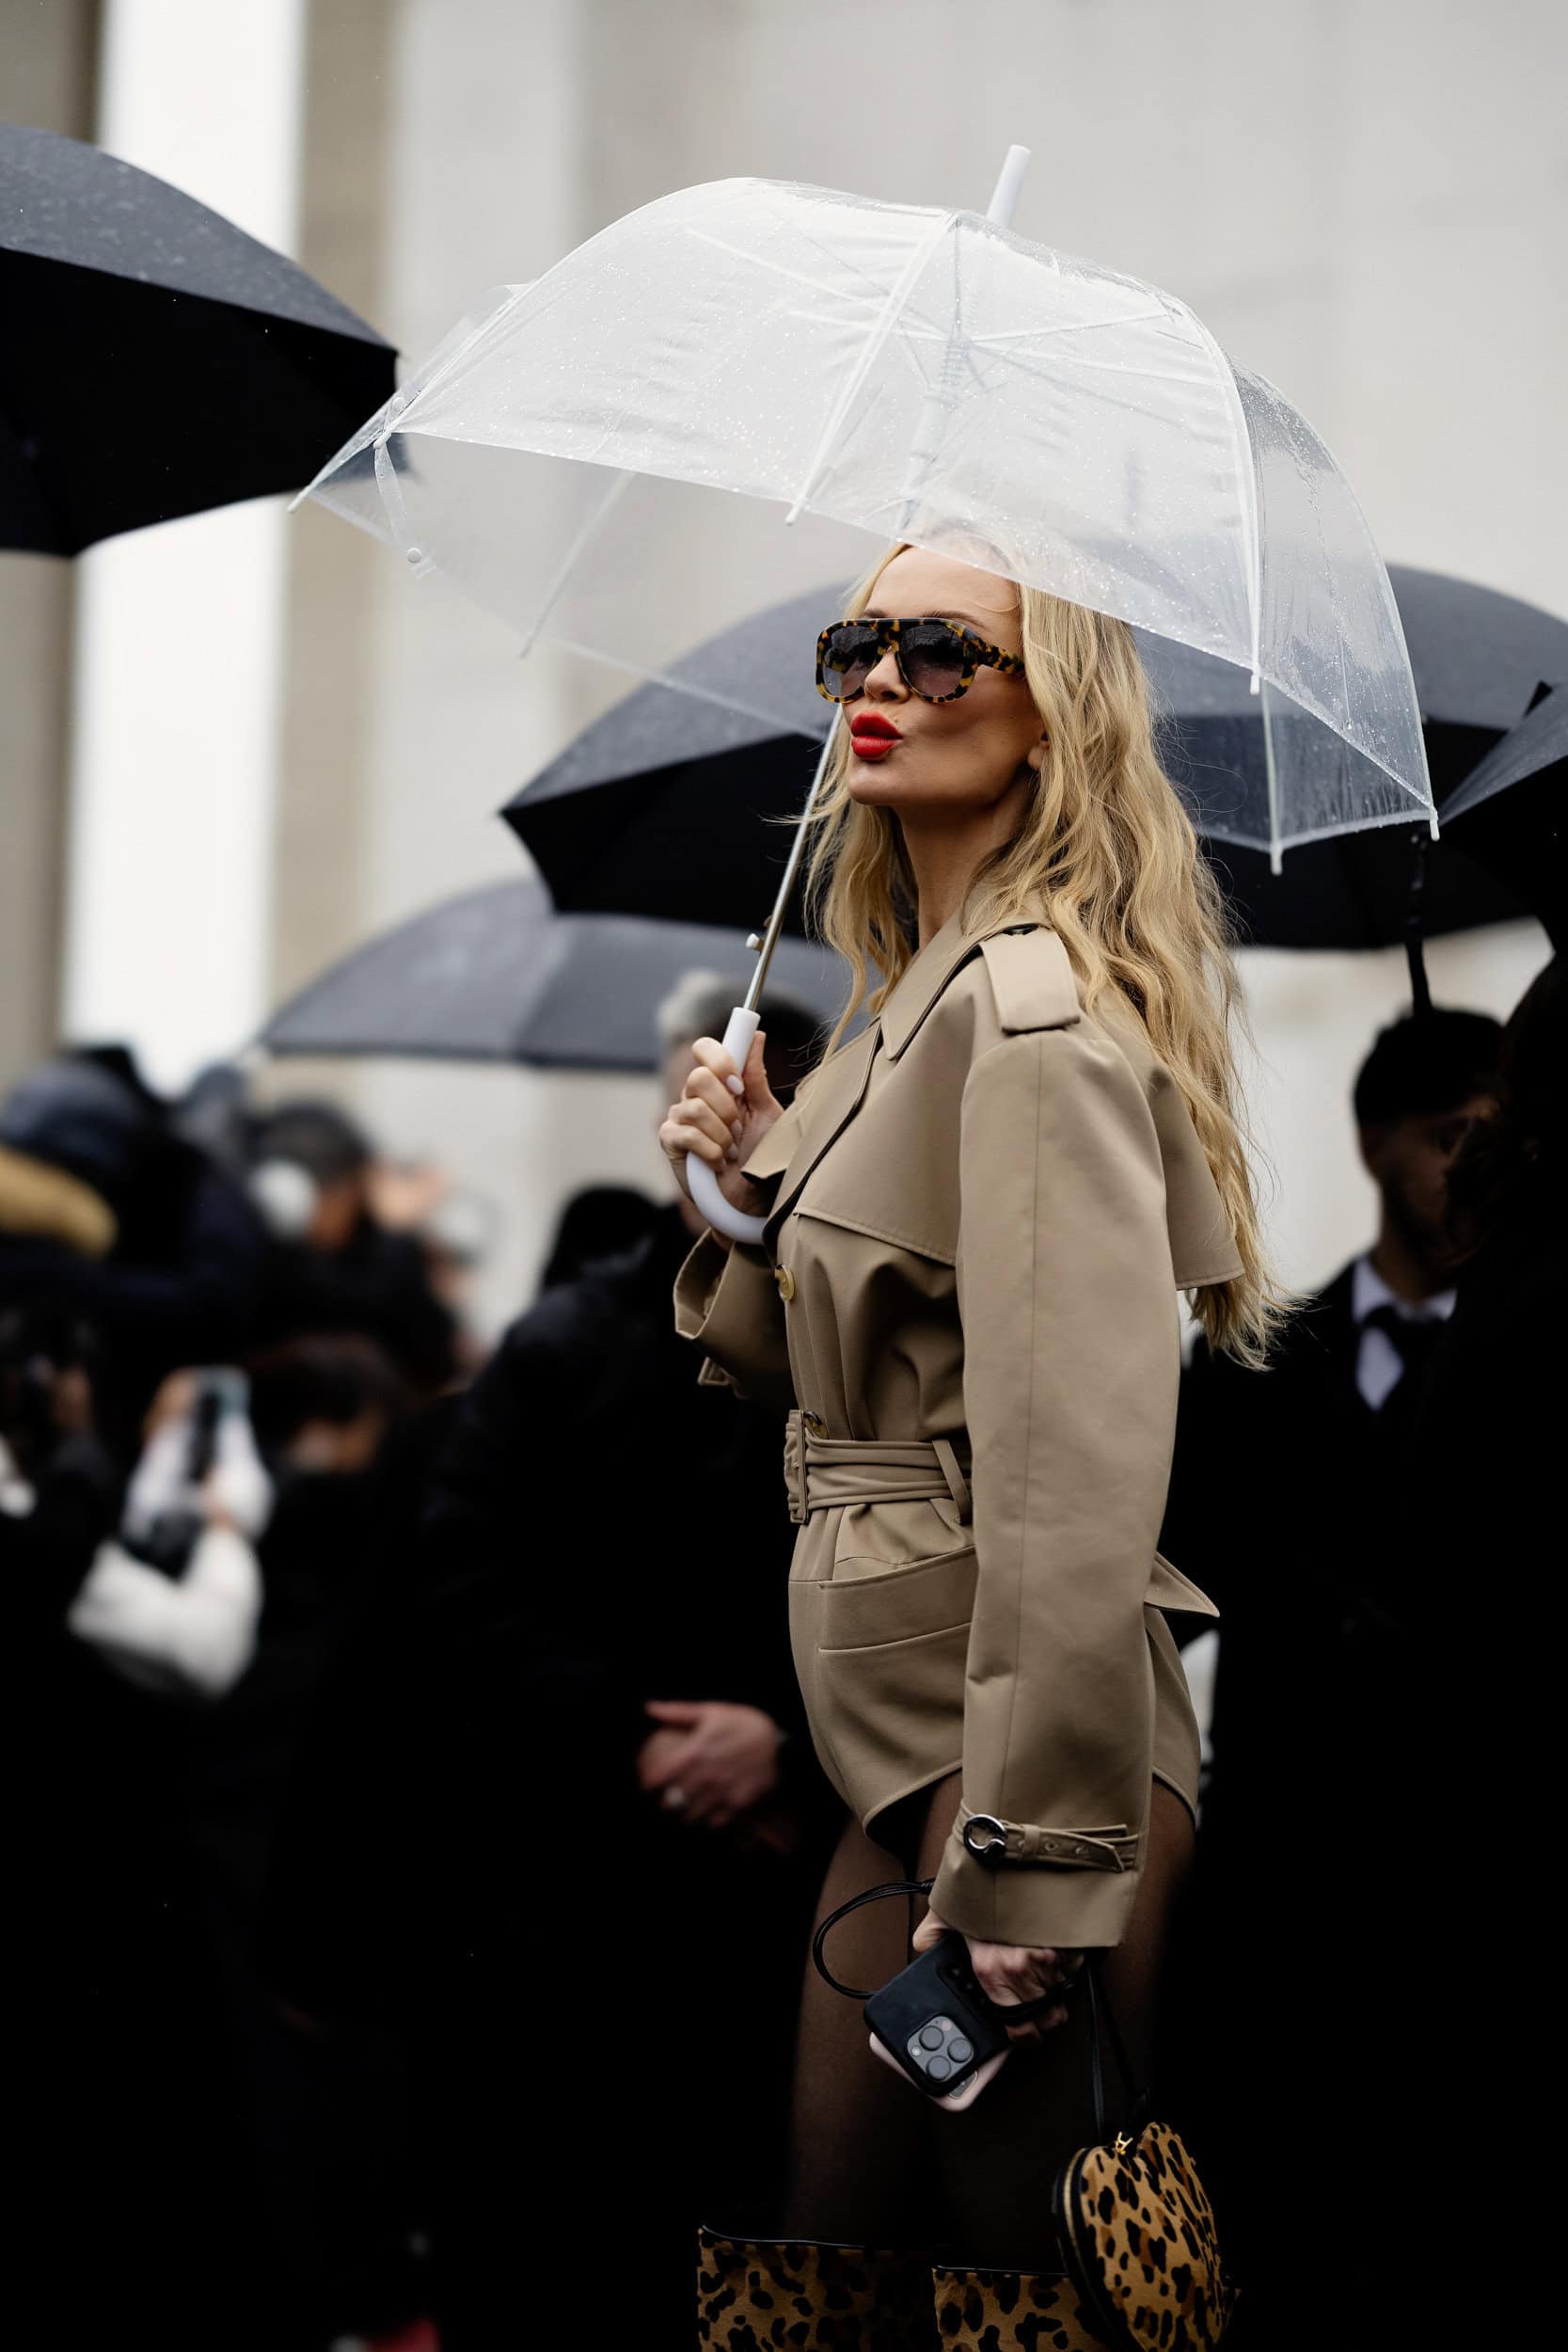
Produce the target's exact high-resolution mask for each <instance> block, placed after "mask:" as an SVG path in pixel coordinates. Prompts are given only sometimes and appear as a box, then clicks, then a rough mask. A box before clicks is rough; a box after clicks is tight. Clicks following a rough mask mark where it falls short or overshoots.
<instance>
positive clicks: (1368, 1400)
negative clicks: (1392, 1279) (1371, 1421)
mask: <svg viewBox="0 0 1568 2352" xmlns="http://www.w3.org/2000/svg"><path fill="white" fill-rule="evenodd" d="M1458 1296H1459V1293H1458V1292H1457V1291H1438V1292H1436V1293H1434V1295H1433V1296H1432V1297H1431V1298H1423V1299H1422V1300H1421V1301H1420V1302H1419V1304H1418V1305H1413V1304H1412V1302H1411V1301H1410V1300H1409V1299H1407V1298H1400V1297H1397V1296H1396V1295H1395V1294H1394V1293H1393V1292H1392V1291H1391V1290H1390V1289H1389V1287H1388V1285H1387V1283H1386V1281H1385V1280H1384V1279H1383V1277H1382V1275H1381V1274H1380V1273H1379V1272H1378V1270H1377V1268H1376V1266H1374V1265H1373V1263H1372V1262H1371V1259H1370V1257H1367V1258H1357V1260H1356V1261H1355V1265H1354V1271H1353V1272H1352V1275H1351V1294H1350V1307H1351V1313H1352V1315H1353V1316H1354V1319H1355V1325H1356V1328H1357V1329H1358V1330H1359V1332H1360V1334H1361V1344H1360V1347H1359V1348H1358V1350H1357V1351H1356V1358H1355V1385H1356V1387H1357V1388H1358V1389H1359V1390H1360V1391H1361V1395H1362V1400H1363V1402H1364V1403H1365V1404H1368V1405H1370V1406H1371V1408H1372V1411H1373V1412H1374V1413H1376V1412H1380V1411H1381V1410H1382V1408H1383V1406H1385V1404H1386V1402H1387V1400H1388V1397H1389V1395H1390V1393H1391V1392H1392V1391H1393V1389H1394V1388H1395V1386H1396V1385H1397V1383H1398V1382H1399V1380H1400V1379H1401V1377H1402V1375H1403V1372H1404V1362H1403V1359H1402V1357H1401V1355H1400V1351H1399V1349H1398V1348H1397V1347H1396V1346H1395V1345H1394V1343H1393V1341H1392V1340H1391V1339H1390V1338H1389V1337H1388V1334H1387V1332H1386V1331H1385V1330H1382V1329H1380V1328H1379V1327H1378V1326H1377V1325H1376V1324H1375V1323H1374V1324H1372V1325H1371V1326H1370V1327H1369V1326H1368V1322H1367V1317H1368V1316H1369V1315H1370V1313H1371V1312H1372V1310H1373V1309H1374V1308H1375V1307H1392V1309H1393V1310H1394V1312H1395V1313H1396V1314H1397V1315H1402V1317H1403V1318H1404V1320H1405V1322H1406V1323H1447V1321H1448V1319H1449V1316H1450V1315H1451V1314H1452V1312H1453V1310H1454V1301H1455V1300H1456V1299H1457V1297H1458Z"/></svg>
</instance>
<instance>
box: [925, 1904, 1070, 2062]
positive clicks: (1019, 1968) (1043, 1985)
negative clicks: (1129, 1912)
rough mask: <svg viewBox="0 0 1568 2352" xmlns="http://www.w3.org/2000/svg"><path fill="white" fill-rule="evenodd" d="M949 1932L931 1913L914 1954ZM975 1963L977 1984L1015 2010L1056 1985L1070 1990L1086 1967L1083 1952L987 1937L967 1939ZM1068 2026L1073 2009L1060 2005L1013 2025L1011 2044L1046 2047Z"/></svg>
mask: <svg viewBox="0 0 1568 2352" xmlns="http://www.w3.org/2000/svg"><path fill="white" fill-rule="evenodd" d="M946 1932H947V1922H946V1920H945V1919H942V1918H939V1917H938V1915H937V1914H936V1913H935V1912H934V1911H927V1914H926V1916H925V1918H924V1919H922V1921H921V1923H920V1925H919V1927H917V1928H916V1930H915V1931H914V1939H913V1941H914V1949H915V1950H916V1951H917V1952H926V1951H929V1949H930V1947H931V1946H932V1945H933V1944H935V1943H936V1942H937V1941H938V1939H939V1938H940V1937H942V1936H943V1935H945V1934H946ZM964 1942H965V1943H966V1944H967V1945H968V1946H969V1964H970V1966H971V1967H972V1968H973V1969H974V1977H975V1981H976V1983H977V1984H978V1985H979V1987H980V1990H981V1992H982V1993H983V1994H985V1995H986V1998H987V1999H988V2000H989V2001H990V2002H992V2003H993V2004H994V2006H995V2007H996V2008H997V2009H1010V2008H1012V2006H1013V2005H1014V2003H1015V2002H1020V2001H1036V2000H1038V1998H1039V1996H1040V1994H1042V1993H1049V1992H1051V1991H1052V1990H1053V1988H1054V1987H1055V1986H1057V1985H1062V1986H1064V1987H1065V1986H1067V1985H1069V1984H1070V1983H1071V1981H1072V1979H1074V1977H1076V1976H1077V1974H1078V1971H1079V1969H1080V1968H1081V1967H1082V1966H1083V1964H1084V1955H1083V1953H1082V1952H1059V1951H1055V1950H1053V1949H1051V1948H1050V1947H1036V1946H1034V1945H1030V1944H988V1943H987V1942H986V1940H985V1938H984V1937H983V1936H979V1935H966V1936H965V1937H964ZM1066 2023H1067V2010H1066V2009H1065V2008H1064V2007H1062V2006H1060V2005H1058V2006H1057V2007H1056V2008H1055V2009H1047V2010H1041V2011H1040V2013H1039V2015H1038V2016H1037V2017H1031V2018H1030V2019H1029V2020H1028V2021H1027V2023H1026V2024H1024V2025H1022V2026H1009V2027H1008V2028H1007V2038H1008V2040H1009V2041H1011V2042H1043V2041H1044V2039H1045V2037H1046V2035H1047V2034H1048V2033H1052V2032H1053V2031H1054V2030H1055V2028H1056V2027H1057V2026H1063V2025H1065V2024H1066Z"/></svg>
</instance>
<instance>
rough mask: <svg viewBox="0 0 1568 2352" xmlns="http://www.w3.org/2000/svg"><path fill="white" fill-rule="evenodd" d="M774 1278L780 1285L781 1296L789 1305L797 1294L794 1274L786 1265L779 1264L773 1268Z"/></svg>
mask: <svg viewBox="0 0 1568 2352" xmlns="http://www.w3.org/2000/svg"><path fill="white" fill-rule="evenodd" d="M773 1279H774V1281H775V1282H777V1284H778V1286H779V1296H780V1297H781V1298H782V1299H783V1300H784V1305H785V1306H786V1307H787V1306H788V1304H789V1302H790V1300H791V1299H792V1298H793V1297H794V1295H795V1277H794V1275H793V1274H791V1272H790V1270H789V1268H788V1267H787V1266H786V1265H777V1266H775V1267H774V1268H773Z"/></svg>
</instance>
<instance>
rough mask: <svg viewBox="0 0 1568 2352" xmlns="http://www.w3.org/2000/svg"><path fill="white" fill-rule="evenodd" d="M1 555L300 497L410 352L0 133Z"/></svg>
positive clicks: (183, 216)
mask: <svg viewBox="0 0 1568 2352" xmlns="http://www.w3.org/2000/svg"><path fill="white" fill-rule="evenodd" d="M0 307H3V309H4V313H5V319H6V328H7V332H6V338H5V343H4V350H3V355H0V546H4V547H8V548H19V549H25V550H28V551H30V552H32V553H37V554H53V555H75V554H78V553H79V552H80V550H81V549H82V548H86V547H90V546H91V545H92V544H93V543H94V541H96V540H99V539H107V538H110V537H112V536H113V535H114V534H115V533H116V532H122V531H135V530H137V529H139V528H140V527H141V526H142V525H143V524H146V523H157V522H166V521H168V520H169V519H170V518H171V517H173V516H178V515H192V514H197V513H199V512H200V511H201V510H203V509H204V508H207V507H212V506H226V505H229V504H230V503H231V502H232V501H236V500H240V499H253V498H261V497H263V496H266V495H267V494H268V493H271V492H277V491H284V490H296V489H297V488H298V487H299V485H300V484H301V483H302V482H307V481H309V478H310V476H311V475H312V474H313V473H314V472H315V471H316V469H317V468H318V467H319V466H320V465H321V464H322V462H323V460H324V458H325V457H327V456H328V455H330V453H331V452H332V451H333V450H334V449H335V448H336V447H337V446H338V444H339V443H340V442H341V439H342V437H343V436H344V434H345V433H346V432H349V431H352V429H353V427H354V426H355V425H356V423H357V422H358V421H359V419H360V418H361V417H363V416H364V415H365V413H366V411H367V410H368V409H371V408H374V407H377V406H379V405H380V404H381V403H382V402H383V401H385V400H386V399H387V397H388V393H389V392H390V391H391V389H392V383H393V370H394V363H395V360H396V356H397V355H396V353H395V352H394V351H393V349H392V347H391V345H390V344H389V343H387V342H383V341H382V339H381V337H380V336H379V335H377V334H376V333H375V332H374V330H373V328H372V327H369V326H366V325H365V324H364V322H363V320H361V319H357V318H356V317H355V315H354V313H353V311H352V310H347V309H346V308H345V307H344V305H343V304H342V303H341V302H339V301H338V300H337V299H336V297H335V296H333V295H332V294H327V293H325V291H324V290H323V288H321V287H320V286H318V285H317V284H316V283H315V281H314V279H313V278H308V277H307V276H306V275H305V273H304V271H303V270H300V269H296V268H295V267H294V264H293V262H289V261H286V260H285V259H284V257H283V256H282V254H280V253H275V252H274V251H273V250H272V249H271V247H270V246H264V245H260V244H258V242H257V241H256V239H255V238H254V237H247V236H246V235H245V233H244V231H243V230H239V229H236V228H235V227H234V226H233V224H232V222H230V221H227V220H225V219H223V218H222V216H221V215H219V214H217V213H214V212H210V211H209V210H208V208H207V207H206V205H204V204H198V202H197V201H196V200H195V199H194V198H192V197H189V196H186V195H184V194H183V193H182V191H181V190H180V189H179V188H173V187H170V186H169V185H168V184H167V183H166V182H165V181H162V180H158V179H154V178H153V177H152V175H151V174H150V173H149V172H145V171H139V170H137V169H136V168H135V166H134V165H131V164H126V163H121V162H120V161H119V158H118V157H116V156H114V155H106V154H104V153H103V151H102V150H101V149H99V148H96V147H88V146H86V145H84V144H83V143H82V142H81V141H80V140H77V139H70V138H63V137H61V136H59V135H57V134H56V133H55V132H53V131H39V130H32V129H29V128H27V127H26V126H25V125H23V124H19V123H5V124H0Z"/></svg>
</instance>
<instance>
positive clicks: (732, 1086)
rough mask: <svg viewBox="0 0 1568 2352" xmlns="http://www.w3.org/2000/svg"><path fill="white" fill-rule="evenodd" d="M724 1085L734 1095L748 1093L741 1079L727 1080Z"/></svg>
mask: <svg viewBox="0 0 1568 2352" xmlns="http://www.w3.org/2000/svg"><path fill="white" fill-rule="evenodd" d="M724 1084H725V1085H726V1086H727V1087H728V1088H729V1090H730V1092H731V1093H732V1094H744V1093H745V1091H746V1088H745V1085H744V1083H743V1081H742V1080H741V1079H739V1078H726V1079H725V1081H724Z"/></svg>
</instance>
